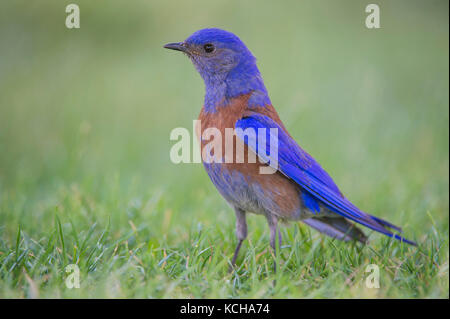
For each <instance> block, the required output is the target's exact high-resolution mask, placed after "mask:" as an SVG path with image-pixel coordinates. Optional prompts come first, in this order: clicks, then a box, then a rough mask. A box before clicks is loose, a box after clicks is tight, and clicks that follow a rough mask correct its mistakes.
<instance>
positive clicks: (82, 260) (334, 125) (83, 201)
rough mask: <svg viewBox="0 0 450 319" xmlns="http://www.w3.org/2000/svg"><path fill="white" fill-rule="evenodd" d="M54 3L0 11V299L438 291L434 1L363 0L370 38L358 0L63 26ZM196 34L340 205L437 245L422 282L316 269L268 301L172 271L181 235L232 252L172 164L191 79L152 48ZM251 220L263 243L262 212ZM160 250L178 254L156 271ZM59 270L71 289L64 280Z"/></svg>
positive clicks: (186, 7)
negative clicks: (375, 284) (367, 280)
mask: <svg viewBox="0 0 450 319" xmlns="http://www.w3.org/2000/svg"><path fill="white" fill-rule="evenodd" d="M69 3H70V2H69V1H17V0H14V1H13V0H6V1H1V3H0V243H1V244H0V297H3V298H8V297H30V296H31V297H33V296H34V297H36V296H39V297H80V296H81V297H94V296H102V297H114V296H118V297H136V296H138V297H169V298H170V297H185V296H194V297H211V296H212V297H229V296H247V297H258V296H263V297H269V296H276V297H277V296H278V297H340V296H344V297H358V296H362V297H365V296H367V297H448V213H449V206H448V192H449V180H448V174H449V161H448V155H449V148H448V145H449V107H448V104H449V94H448V85H449V83H448V82H449V81H448V79H449V64H448V57H449V55H448V54H449V52H448V45H449V43H448V35H449V34H448V31H449V29H448V2H447V1H377V4H379V6H380V9H381V29H372V30H369V29H367V28H366V27H365V24H364V21H365V18H366V15H367V14H366V13H365V11H364V9H365V6H366V5H367V4H368V3H370V2H368V1H312V0H309V1H283V2H276V3H275V2H272V1H270V2H269V1H267V2H265V1H234V0H233V1H214V2H212V1H182V2H178V1H156V0H150V1H143V0H139V1H126V2H125V1H105V0H97V1H87V0H77V1H74V3H77V4H78V5H79V7H80V10H81V28H80V29H72V30H69V29H67V28H66V27H65V24H64V23H65V18H66V13H65V7H66V5H67V4H69ZM205 27H219V28H223V29H226V30H229V31H232V32H234V33H236V34H238V35H239V36H240V38H241V39H242V40H243V41H244V42H245V43H246V44H247V46H248V47H249V48H250V49H251V50H252V52H253V53H254V55H255V56H256V57H257V58H258V65H259V68H260V71H261V73H262V75H263V78H264V80H265V84H266V86H267V88H268V90H269V93H270V96H271V100H272V102H273V104H274V105H275V107H276V109H277V110H278V112H279V114H280V117H281V119H282V120H283V121H284V123H285V124H286V126H287V128H288V129H289V131H290V132H291V135H292V136H294V137H295V139H296V140H297V141H298V142H299V144H300V145H301V146H302V147H303V148H304V149H306V150H307V151H308V152H309V153H310V154H312V155H313V156H314V157H315V158H316V159H317V160H318V161H319V162H320V163H321V164H322V166H323V167H324V168H325V169H326V170H327V171H328V172H330V175H331V176H332V177H333V178H334V179H335V181H336V182H337V184H338V185H339V186H340V188H341V189H342V190H343V192H344V193H345V194H346V195H347V196H348V197H349V198H350V199H351V200H352V201H353V202H354V203H355V204H357V205H359V206H360V207H361V208H362V209H364V210H366V211H369V212H371V213H373V214H375V215H378V216H381V217H384V218H387V219H388V220H390V221H392V222H394V223H397V224H401V225H403V226H404V228H405V231H406V233H407V236H408V237H412V238H414V239H416V240H418V241H419V242H420V241H426V240H427V239H429V238H430V237H432V236H441V237H439V238H443V239H442V240H443V241H439V240H438V241H437V242H440V243H441V245H442V246H440V247H439V249H437V248H436V247H431V248H430V247H428V246H427V247H428V248H430V251H431V253H430V256H431V257H430V258H431V259H432V261H433V262H434V263H435V264H436V265H437V266H436V265H435V266H433V262H431V266H430V267H437V268H436V269H435V271H434V272H432V271H431V270H430V271H431V273H430V274H429V275H430V277H429V278H427V277H426V275H424V274H423V273H422V277H421V276H420V275H418V276H417V278H415V280H417V282H415V284H414V285H412V286H408V287H406V288H404V287H403V288H401V287H400V288H395V287H394V286H393V285H392V287H390V288H386V289H384V290H383V289H381V290H380V291H379V292H376V293H374V292H366V291H365V290H364V289H362V288H361V289H359V288H358V289H356V288H351V287H350V288H348V287H347V288H348V289H346V288H343V287H342V285H343V284H342V285H341V286H339V285H340V284H339V283H341V281H339V280H337V279H336V280H335V281H333V280H329V281H327V277H326V276H325V277H324V276H321V278H322V279H321V280H319V283H320V284H318V285H317V286H315V288H314V289H312V290H307V291H305V290H304V289H300V288H298V285H300V286H301V284H298V285H297V286H296V283H298V282H297V281H296V280H297V279H298V278H299V277H298V276H294V277H295V280H293V281H292V284H293V285H294V286H293V287H291V288H292V289H291V288H289V289H288V290H286V291H284V290H283V291H277V292H276V293H275V295H273V294H272V295H271V294H270V293H269V292H268V291H271V290H270V288H267V287H266V286H261V285H259V284H257V283H256V282H249V284H248V286H243V287H244V288H242V289H241V290H239V287H240V286H236V285H237V284H236V281H232V282H233V283H234V286H233V285H231V284H229V285H228V286H229V287H228V286H227V284H224V285H223V286H222V285H216V286H213V285H212V284H211V283H210V282H208V281H205V280H202V279H201V278H202V276H201V274H202V271H201V269H200V270H198V273H199V274H200V275H199V276H198V277H196V278H194V279H187V277H186V278H185V277H183V276H184V275H183V276H181V277H182V278H184V279H179V277H180V276H179V275H180V274H185V273H183V271H185V270H186V269H188V266H187V265H188V264H186V255H183V252H185V251H188V250H189V249H191V248H190V247H194V246H195V243H194V242H193V241H192V238H195V236H196V235H195V234H198V233H201V232H206V233H208V232H209V233H210V234H211V235H210V236H206V237H204V240H205V241H208V240H209V241H212V242H209V243H206V242H205V243H203V242H202V245H205V247H206V248H208V247H217V249H218V252H217V254H219V253H220V254H222V255H218V256H219V257H217V258H218V259H219V260H221V259H225V257H226V258H230V257H231V255H232V250H233V246H234V244H235V239H234V230H233V226H234V214H233V213H232V211H231V209H230V208H229V207H228V206H227V205H226V203H225V202H224V201H223V200H222V199H221V198H220V196H219V194H218V193H217V192H216V190H215V189H214V187H213V185H212V184H211V182H210V181H209V179H208V177H207V175H206V173H205V172H204V171H203V168H202V166H201V164H180V165H174V164H173V163H171V162H170V160H169V151H170V148H171V146H172V145H173V143H174V142H172V141H170V140H169V135H170V132H171V130H172V129H173V128H176V127H186V128H189V130H190V131H192V129H191V127H192V121H193V120H194V119H196V118H197V116H198V114H199V112H200V108H201V105H202V101H203V94H204V87H203V83H202V80H201V78H200V76H199V75H198V74H197V73H196V71H195V69H194V68H193V66H192V65H191V63H190V61H189V60H188V59H187V58H186V57H184V56H182V55H181V54H177V53H176V52H171V51H168V50H164V49H163V48H162V46H163V45H164V44H165V43H167V42H174V41H181V40H183V39H185V38H186V37H187V36H189V35H190V34H191V33H192V32H194V31H196V30H198V29H201V28H205ZM249 227H250V234H249V237H250V238H251V239H250V241H252V240H253V244H252V245H254V246H255V247H256V248H255V249H257V250H258V249H260V251H264V249H265V245H266V243H268V241H267V239H268V231H267V227H266V225H265V221H264V220H263V219H262V218H258V217H255V216H253V217H250V219H249ZM105 230H107V231H106V232H105ZM299 230H300V231H301V232H305V231H306V232H308V230H305V229H304V228H303V227H300V226H298V225H297V226H292V227H290V228H287V229H285V230H284V232H285V236H287V238H291V237H292V238H293V237H295V234H296V233H297V232H298V231H299ZM102 234H103V235H104V236H103V235H102ZM286 234H287V235H286ZM192 236H193V237H192ZM215 236H216V237H215ZM217 236H219V237H217ZM313 236H314V238H313V241H312V242H313V243H314V242H320V243H324V244H323V245H324V248H323V249H325V250H326V249H327V247H329V246H330V245H329V244H327V243H328V242H327V241H326V240H325V239H324V238H323V237H321V236H316V234H315V233H313ZM83 238H84V240H83ZM200 238H203V237H200ZM371 238H372V239H373V241H374V242H375V245H377V242H379V243H384V242H382V240H384V239H381V238H380V236H377V235H373V236H371ZM445 238H447V239H445ZM219 239H220V240H219ZM214 241H216V242H214ZM217 241H219V242H217ZM288 241H289V239H288ZM83 244H84V246H83ZM258 245H259V246H258ZM380 245H382V244H380ZM117 247H118V248H117ZM252 247H253V246H252ZM339 247H341V246H339ZM342 247H343V249H345V248H344V247H345V246H342ZM83 248H84V249H85V251H83ZM206 248H205V249H206ZM114 249H116V252H115V253H114ZM329 249H331V248H329ZM433 249H434V250H433ZM436 249H437V250H438V252H437V255H433V254H434V253H435V252H436ZM171 250H172V252H173V251H176V252H177V253H173V254H172V253H169V251H171ZM102 251H103V253H102ZM120 252H123V254H122V255H121V253H120ZM130 252H133V254H134V255H133V254H131V253H130ZM127 254H128V255H127ZM423 254H424V255H427V253H426V252H425V253H423ZM266 255H267V260H269V257H270V256H269V254H268V253H266ZM114 256H116V257H117V256H118V257H117V260H118V261H117V263H116V259H115V257H114ZM167 256H173V258H178V257H179V259H175V261H174V262H173V263H174V264H173V268H170V270H167V266H166V264H167V265H169V264H170V258H168V257H167ZM176 256H178V257H176ZM180 256H181V257H180ZM88 257H89V258H88ZM193 258H194V257H192V256H191V260H193ZM242 258H244V257H242ZM242 258H241V260H242ZM136 259H138V260H139V261H140V262H138V261H136ZM214 260H215V259H214ZM94 261H95V262H94ZM68 263H78V264H79V265H80V267H81V268H82V272H83V274H85V277H84V278H88V279H85V281H84V283H85V286H84V287H86V288H82V289H80V290H77V291H75V290H67V289H65V288H64V286H63V279H62V278H63V274H64V271H63V266H64V265H66V264H68ZM188 263H189V258H188ZM185 264H186V269H184V270H179V271H178V272H177V271H176V269H178V268H176V267H181V266H180V265H185ZM269 264H270V263H269ZM117 265H120V267H119V266H117ZM221 266H223V268H224V269H225V268H226V267H225V266H226V261H223V264H221ZM152 267H154V268H152ZM219 268H220V267H219ZM352 271H353V270H351V269H346V270H344V272H348V274H351V273H352ZM362 272H364V271H363V270H362ZM105 273H108V274H109V275H111V276H113V279H114V280H113V279H111V278H110V277H107V276H106V274H105ZM128 276H131V277H132V278H134V279H130V278H129V277H128ZM139 276H144V280H138V279H136V278H140V277H139ZM186 276H187V275H186ZM410 276H413V275H411V274H410ZM300 277H301V278H303V279H302V280H303V281H301V282H302V283H304V282H305V281H306V278H305V277H303V275H302V276H300ZM105 278H109V279H105ZM425 278H426V279H425ZM328 279H329V278H328ZM133 280H136V284H134V285H133V284H130V281H131V282H133ZM189 280H191V281H192V282H191V284H189V283H186V282H189ZM211 280H213V279H211ZM217 280H218V282H220V280H219V279H217ZM88 281H91V282H92V283H96V284H95V285H94V286H90V287H89V285H87V282H88ZM393 281H395V280H393ZM425 281H427V282H428V283H425ZM142 282H143V283H145V284H144V285H142V284H138V283H142ZM327 282H330V284H329V285H327ZM342 282H344V281H343V280H342ZM439 282H440V283H439ZM228 283H229V282H228ZM333 283H334V284H335V285H336V287H337V288H335V289H331V288H330V287H332V286H331V285H333ZM433 283H435V284H433ZM238 284H239V282H238ZM111 285H112V286H111ZM219 286H220V287H219ZM33 287H34V288H33ZM93 287H96V288H95V289H94V288H93ZM227 287H228V288H227ZM245 287H246V288H245ZM255 287H256V288H255ZM333 287H334V286H333ZM355 289H356V290H355ZM355 291H357V293H356V292H355Z"/></svg>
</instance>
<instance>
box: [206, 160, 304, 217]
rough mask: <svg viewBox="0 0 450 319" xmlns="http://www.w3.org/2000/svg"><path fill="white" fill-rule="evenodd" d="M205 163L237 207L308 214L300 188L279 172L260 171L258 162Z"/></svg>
mask: <svg viewBox="0 0 450 319" xmlns="http://www.w3.org/2000/svg"><path fill="white" fill-rule="evenodd" d="M252 165H255V167H252ZM204 167H205V169H206V172H207V173H208V175H209V177H210V178H211V181H212V182H213V183H214V185H215V186H216V188H217V189H218V191H219V192H220V194H221V195H222V196H223V197H224V198H225V199H226V200H227V201H228V202H229V203H230V204H231V205H232V206H234V207H238V208H240V209H242V210H244V211H247V212H251V213H255V214H263V215H268V214H275V215H277V216H278V217H279V218H282V219H287V220H298V219H302V218H306V217H308V216H306V215H307V212H306V211H305V210H304V209H303V205H302V201H301V199H300V190H299V188H298V187H297V186H295V184H293V183H292V182H291V181H290V180H288V179H286V178H285V177H284V176H283V175H281V174H280V173H278V172H277V173H275V174H260V173H259V165H257V164H247V163H243V164H225V163H204ZM308 215H309V214H308Z"/></svg>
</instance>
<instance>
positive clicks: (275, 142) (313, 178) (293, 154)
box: [235, 113, 416, 245]
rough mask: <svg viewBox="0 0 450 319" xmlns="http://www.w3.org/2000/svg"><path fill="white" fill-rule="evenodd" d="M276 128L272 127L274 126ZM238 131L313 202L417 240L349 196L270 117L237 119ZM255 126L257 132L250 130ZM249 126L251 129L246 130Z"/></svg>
mask: <svg viewBox="0 0 450 319" xmlns="http://www.w3.org/2000/svg"><path fill="white" fill-rule="evenodd" d="M270 128H272V130H271V129H270ZM235 129H236V135H237V136H238V137H239V138H240V139H242V140H243V141H244V143H245V144H247V145H248V147H249V148H250V149H252V150H253V151H254V152H255V153H256V154H257V155H258V156H259V157H260V158H261V159H262V161H264V162H265V163H267V164H268V165H270V166H272V167H273V168H274V169H277V170H278V171H280V172H281V173H282V174H284V175H285V176H286V177H288V178H289V179H291V180H293V181H294V182H295V183H297V184H298V185H299V186H300V187H301V188H302V190H304V191H306V192H307V193H308V195H309V196H308V195H307V199H308V202H309V203H310V205H311V206H313V207H315V209H316V208H317V205H316V204H314V202H313V201H314V200H316V201H319V202H321V203H322V204H323V205H325V206H326V207H327V208H329V209H330V210H331V211H332V212H334V213H336V214H339V215H341V216H343V217H345V218H348V219H350V220H352V221H354V222H357V223H359V224H361V225H364V226H366V227H369V228H371V229H373V230H375V231H378V232H380V233H383V234H385V235H387V236H389V237H394V238H396V239H398V240H401V241H404V242H406V243H408V244H412V245H416V244H415V243H414V242H412V241H410V240H407V239H405V238H403V237H402V236H399V235H397V234H394V233H392V232H391V231H389V230H388V229H386V228H385V226H386V227H390V228H393V229H396V230H399V231H400V230H401V229H400V228H399V227H397V226H394V225H392V224H390V223H389V222H387V221H384V220H382V219H380V218H377V217H374V216H371V215H369V214H367V213H365V212H363V211H361V210H360V209H359V208H357V207H356V206H355V205H353V204H352V203H351V202H350V201H349V200H348V199H346V198H345V197H344V196H343V195H342V194H341V192H340V191H339V189H338V187H337V186H336V184H335V183H334V182H333V180H332V179H331V177H330V176H329V175H328V174H327V172H326V171H325V170H324V169H323V168H322V167H321V166H320V165H319V164H318V163H317V162H316V161H315V160H314V158H312V156H310V155H309V154H308V153H306V152H305V151H304V150H303V149H301V148H300V146H298V144H297V143H296V142H295V141H294V140H293V139H292V138H291V137H290V136H289V134H288V133H287V132H286V131H285V130H284V129H283V128H281V127H280V125H279V124H278V123H276V122H275V121H274V120H272V119H271V118H270V117H268V116H265V115H262V114H258V113H252V114H251V115H250V116H246V117H244V118H242V119H240V120H239V121H237V122H236V128H235ZM247 129H251V130H252V131H253V132H256V134H253V135H252V134H246V132H247V133H248V132H249V131H248V130H247ZM246 130H247V131H246Z"/></svg>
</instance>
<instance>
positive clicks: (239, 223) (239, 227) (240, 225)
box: [229, 207, 247, 271]
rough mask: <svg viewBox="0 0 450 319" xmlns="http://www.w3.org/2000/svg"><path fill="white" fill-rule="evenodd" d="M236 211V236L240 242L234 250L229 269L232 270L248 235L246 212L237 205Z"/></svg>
mask: <svg viewBox="0 0 450 319" xmlns="http://www.w3.org/2000/svg"><path fill="white" fill-rule="evenodd" d="M234 211H235V213H236V236H237V239H238V244H237V246H236V250H235V251H234V255H233V259H232V260H231V267H230V269H229V271H231V269H232V267H234V266H235V265H236V259H237V256H238V254H239V250H240V249H241V246H242V242H243V241H244V239H245V238H246V237H247V221H246V219H245V212H244V211H243V210H242V209H240V208H237V207H236V208H235V209H234Z"/></svg>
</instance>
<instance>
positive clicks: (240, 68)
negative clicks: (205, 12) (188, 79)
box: [164, 28, 417, 271]
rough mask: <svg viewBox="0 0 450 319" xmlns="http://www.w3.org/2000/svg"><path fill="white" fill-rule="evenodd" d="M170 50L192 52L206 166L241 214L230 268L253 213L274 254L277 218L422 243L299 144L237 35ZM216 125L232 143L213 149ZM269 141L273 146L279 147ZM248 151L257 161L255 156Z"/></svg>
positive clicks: (351, 235)
mask: <svg viewBox="0 0 450 319" xmlns="http://www.w3.org/2000/svg"><path fill="white" fill-rule="evenodd" d="M164 48H166V49H170V50H176V51H180V52H182V53H184V54H185V55H186V56H187V57H189V59H190V60H191V61H192V63H193V64H194V66H195V68H196V69H197V71H198V73H200V75H201V77H202V79H203V82H204V84H205V97H204V102H203V107H202V108H201V111H200V115H199V117H198V121H197V127H196V133H197V137H198V139H199V142H200V143H199V144H200V147H201V152H202V162H203V166H204V168H205V170H206V172H207V174H208V176H209V178H210V179H211V181H212V182H213V184H214V185H215V187H216V188H217V190H218V191H219V193H220V194H221V195H222V197H224V198H225V200H226V201H227V202H228V204H229V205H230V206H231V207H232V208H233V209H234V212H235V215H236V237H237V245H236V248H235V250H234V254H233V258H232V260H231V265H230V266H232V267H235V265H236V260H237V257H238V254H239V251H240V249H241V246H242V243H243V241H244V240H245V239H246V237H247V233H248V230H247V220H246V217H247V214H248V213H253V214H257V215H262V216H264V217H265V218H266V219H267V222H268V225H269V230H270V246H271V249H272V252H273V254H274V256H275V255H276V246H277V241H278V244H279V246H278V247H281V240H282V238H281V232H280V231H279V223H281V222H282V223H288V222H293V221H294V222H295V221H301V222H303V223H304V224H306V225H308V226H310V227H312V228H313V229H316V230H317V231H319V232H321V233H323V234H325V235H328V236H330V237H332V238H335V239H339V240H343V241H357V242H361V243H363V244H366V243H367V242H368V240H367V236H366V235H365V234H364V232H363V231H362V230H361V229H360V228H358V227H357V225H358V224H359V225H363V226H365V227H368V228H370V229H372V230H374V231H377V232H379V233H382V234H384V235H386V236H389V237H392V238H395V239H397V240H399V241H401V242H404V243H407V244H410V245H414V246H416V245H417V244H416V243H415V242H414V241H412V240H408V239H406V238H404V237H403V236H402V235H401V234H399V233H401V232H402V229H401V228H400V227H398V226H395V225H393V224H391V223H390V222H388V221H386V220H384V219H381V218H379V217H376V216H372V215H370V214H368V213H366V212H364V211H362V210H361V209H359V208H358V207H357V206H355V205H354V204H353V203H352V202H350V200H348V199H347V198H346V197H345V196H344V195H343V193H342V192H341V190H340V189H339V188H338V186H337V185H336V183H335V182H334V181H333V179H332V178H331V177H330V175H329V174H328V173H327V172H326V171H325V170H324V169H323V168H322V166H321V165H320V164H319V163H318V162H317V161H316V160H315V159H314V158H313V157H312V156H311V155H310V154H308V153H307V152H306V151H305V150H303V149H302V148H301V147H300V146H299V145H298V144H297V142H296V141H295V140H294V138H293V137H292V136H291V135H290V134H289V133H288V131H287V129H286V127H285V126H284V124H283V123H282V121H281V120H280V117H279V115H278V113H277V112H276V110H275V108H274V107H273V105H272V102H271V100H270V98H269V94H268V91H267V89H266V87H265V85H264V81H263V78H262V76H261V73H260V71H259V69H258V67H257V64H256V58H255V57H254V55H253V54H252V53H251V51H250V50H249V49H248V48H247V46H246V45H245V44H244V42H243V41H242V40H241V39H240V38H239V37H238V36H236V35H235V34H233V33H231V32H229V31H226V30H222V29H219V28H207V29H201V30H198V31H196V32H194V33H193V34H191V35H190V36H189V37H188V38H187V39H186V40H184V41H182V42H174V43H168V44H166V45H164ZM208 130H209V132H208ZM214 130H215V132H216V133H217V132H218V133H219V134H221V135H222V136H225V135H226V133H227V132H226V131H227V130H228V132H229V130H231V131H232V132H233V140H232V144H231V145H232V146H231V147H229V148H228V149H227V148H226V147H225V146H223V145H222V146H221V147H217V148H214V147H213V146H212V145H211V138H208V135H213V136H215V135H214V134H212V133H211V132H214ZM246 132H253V134H251V133H249V134H246ZM205 133H206V134H205ZM222 140H223V139H222ZM269 142H272V143H273V144H274V145H275V146H274V147H273V148H274V150H275V151H274V152H272V150H270V148H271V147H272V145H269V144H270V143H269ZM222 144H224V143H222ZM239 147H240V149H241V150H242V149H243V151H244V155H245V154H247V155H248V156H247V157H248V159H247V161H246V160H245V156H240V158H238V154H236V155H235V154H234V153H235V152H237V151H238V148H239ZM268 150H270V152H268ZM213 151H214V152H213ZM205 154H209V156H204V155H205ZM250 155H253V156H255V157H256V158H257V159H258V160H257V161H251V160H250V159H251V156H250ZM264 168H265V169H266V171H263V170H262V169H264ZM271 169H272V171H271V172H270V170H271ZM274 270H275V271H276V265H275V262H274Z"/></svg>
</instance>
